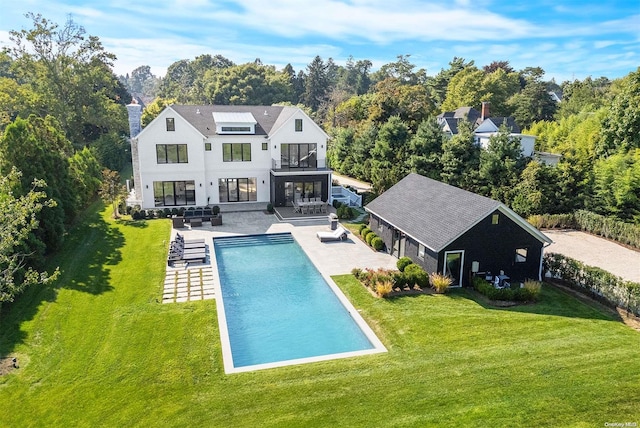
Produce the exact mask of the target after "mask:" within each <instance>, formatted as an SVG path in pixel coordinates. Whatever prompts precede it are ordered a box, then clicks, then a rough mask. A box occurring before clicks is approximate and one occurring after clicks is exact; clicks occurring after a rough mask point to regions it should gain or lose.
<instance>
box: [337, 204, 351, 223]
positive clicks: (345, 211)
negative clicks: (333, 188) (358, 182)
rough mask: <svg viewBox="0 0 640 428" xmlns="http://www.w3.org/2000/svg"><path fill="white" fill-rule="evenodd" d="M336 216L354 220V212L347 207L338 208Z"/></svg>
mask: <svg viewBox="0 0 640 428" xmlns="http://www.w3.org/2000/svg"><path fill="white" fill-rule="evenodd" d="M336 214H337V215H338V218H341V219H347V220H350V219H352V218H353V210H352V209H351V207H349V206H347V205H342V206H340V207H338V209H337V212H336Z"/></svg>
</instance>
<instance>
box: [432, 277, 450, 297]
mask: <svg viewBox="0 0 640 428" xmlns="http://www.w3.org/2000/svg"><path fill="white" fill-rule="evenodd" d="M429 282H430V283H431V286H432V287H433V289H434V290H436V293H444V292H445V291H446V290H447V288H449V286H450V285H451V284H452V282H453V280H452V279H451V277H450V276H448V275H443V274H441V273H435V272H433V273H432V274H431V275H429Z"/></svg>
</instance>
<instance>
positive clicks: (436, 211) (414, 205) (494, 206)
mask: <svg viewBox="0 0 640 428" xmlns="http://www.w3.org/2000/svg"><path fill="white" fill-rule="evenodd" d="M365 210H366V211H368V212H370V213H371V214H373V215H375V216H377V217H378V218H379V219H381V220H382V221H384V222H385V223H386V224H388V225H391V226H393V227H394V228H396V229H399V230H401V231H403V232H404V233H405V234H407V235H408V236H410V237H412V238H413V239H415V240H416V241H417V242H419V243H421V244H423V245H425V246H426V247H427V248H429V249H431V250H433V251H435V252H440V251H442V250H443V249H444V248H446V247H448V246H449V245H450V244H451V243H452V242H454V241H455V240H456V239H458V238H459V237H460V236H462V235H463V234H464V233H466V232H467V231H468V230H469V229H471V228H473V227H474V226H475V225H476V224H478V223H480V222H481V221H483V220H484V219H486V218H487V217H489V216H490V215H491V214H493V213H495V212H498V211H499V212H500V213H502V214H503V215H504V216H506V217H507V218H509V219H510V220H511V221H513V222H514V223H515V224H517V225H518V226H519V227H520V228H522V229H524V230H525V231H526V232H527V233H529V234H530V235H532V236H533V237H534V238H535V239H537V240H538V241H540V242H547V243H551V242H552V241H551V240H550V239H549V238H547V237H546V236H545V235H544V234H543V233H541V232H540V231H538V230H537V229H536V228H535V227H533V226H532V225H530V224H529V223H528V222H526V221H525V220H524V219H523V218H522V217H520V216H519V215H517V214H516V213H515V212H513V211H512V210H511V209H510V208H508V207H507V206H506V205H504V204H502V203H501V202H498V201H494V200H493V199H489V198H486V197H484V196H480V195H477V194H475V193H471V192H468V191H466V190H463V189H459V188H457V187H454V186H450V185H448V184H445V183H441V182H439V181H436V180H432V179H430V178H427V177H423V176H421V175H418V174H414V173H412V174H409V175H408V176H406V177H405V178H403V179H402V180H400V181H399V182H398V183H397V184H396V185H394V186H392V187H391V188H390V189H389V190H387V191H386V192H385V193H383V194H382V195H380V196H378V197H377V198H376V199H374V200H373V201H372V202H370V203H369V204H368V205H367V206H366V207H365Z"/></svg>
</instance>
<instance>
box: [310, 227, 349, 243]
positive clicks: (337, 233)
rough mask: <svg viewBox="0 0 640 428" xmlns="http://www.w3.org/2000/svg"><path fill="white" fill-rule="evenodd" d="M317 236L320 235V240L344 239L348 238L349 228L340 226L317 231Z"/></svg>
mask: <svg viewBox="0 0 640 428" xmlns="http://www.w3.org/2000/svg"><path fill="white" fill-rule="evenodd" d="M316 236H317V237H318V239H319V240H320V242H326V241H344V240H345V239H347V230H346V229H345V228H343V227H342V226H340V227H338V228H337V229H336V230H334V231H331V232H324V231H322V232H317V233H316Z"/></svg>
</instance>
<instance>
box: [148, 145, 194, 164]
mask: <svg viewBox="0 0 640 428" xmlns="http://www.w3.org/2000/svg"><path fill="white" fill-rule="evenodd" d="M156 156H157V158H158V163H187V162H189V156H187V145H186V144H156Z"/></svg>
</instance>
